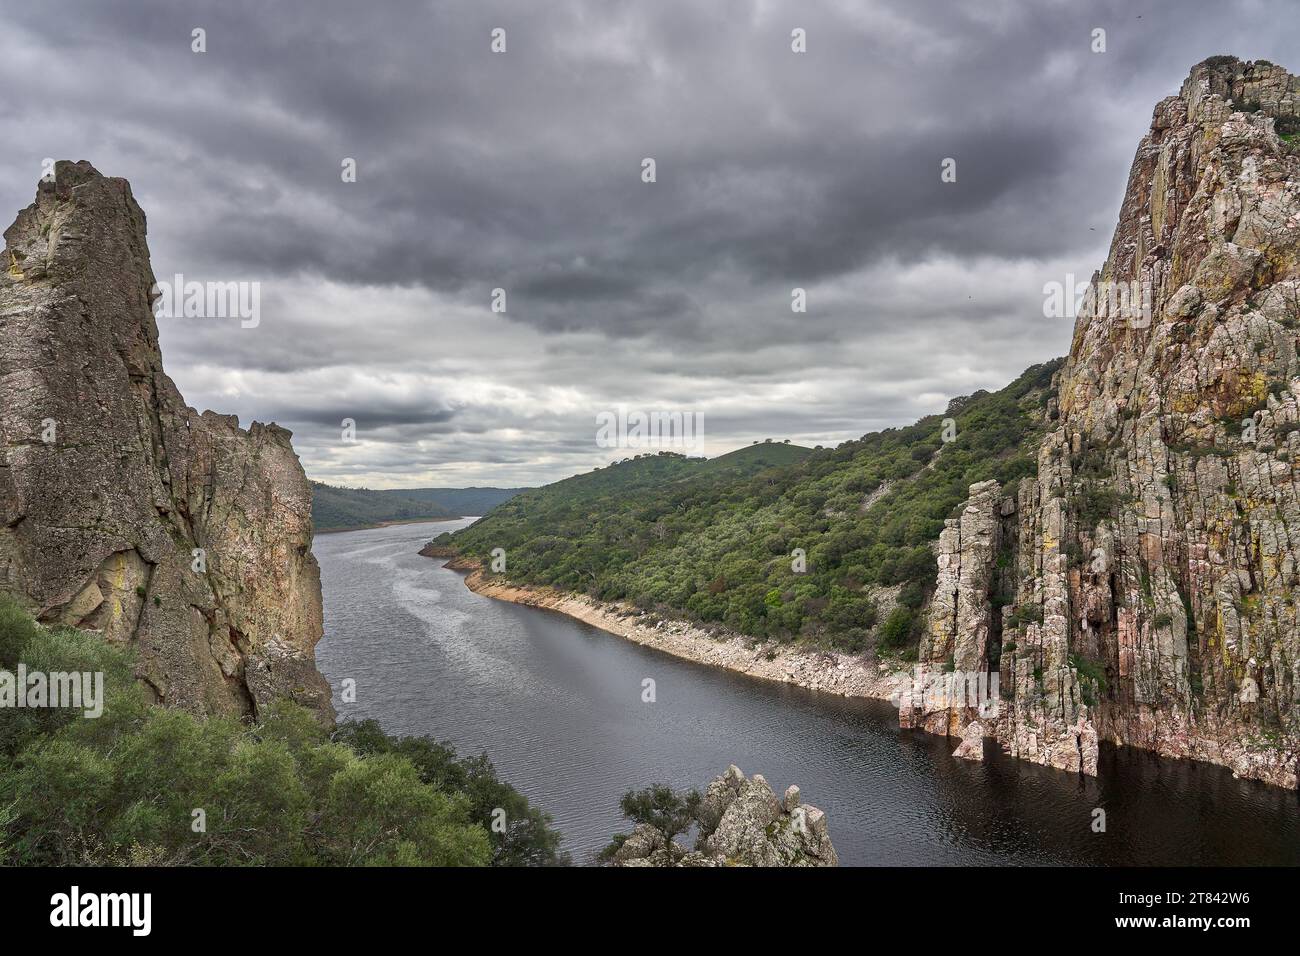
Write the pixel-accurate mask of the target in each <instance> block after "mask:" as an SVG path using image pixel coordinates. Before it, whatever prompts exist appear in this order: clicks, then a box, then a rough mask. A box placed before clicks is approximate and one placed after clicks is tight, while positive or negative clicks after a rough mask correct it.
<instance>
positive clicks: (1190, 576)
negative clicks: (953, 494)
mask: <svg viewBox="0 0 1300 956" xmlns="http://www.w3.org/2000/svg"><path fill="white" fill-rule="evenodd" d="M1298 113H1300V78H1297V77H1294V76H1290V75H1289V74H1287V73H1286V71H1285V70H1283V69H1281V68H1279V67H1276V66H1273V65H1271V64H1266V63H1243V62H1241V61H1238V60H1236V59H1234V58H1230V57H1216V58H1213V59H1211V60H1207V61H1206V62H1205V63H1202V64H1200V65H1198V66H1196V67H1195V68H1194V69H1193V70H1192V72H1191V75H1190V76H1189V77H1188V79H1187V81H1186V82H1185V83H1184V84H1183V86H1182V88H1181V90H1180V92H1179V94H1178V95H1177V96H1173V97H1169V98H1168V99H1165V100H1163V101H1162V102H1161V103H1160V104H1159V105H1158V106H1157V107H1156V110H1155V114H1154V118H1153V120H1152V123H1151V130H1150V132H1149V133H1148V134H1147V136H1146V137H1145V138H1144V139H1143V141H1142V143H1141V145H1140V146H1139V148H1138V152H1137V156H1136V158H1135V160H1134V162H1133V167H1132V171H1131V173H1130V176H1129V182H1128V191H1127V194H1126V196H1125V198H1124V204H1123V208H1122V210H1121V212H1120V221H1119V226H1118V228H1117V229H1116V231H1115V236H1114V239H1113V241H1112V243H1111V248H1110V253H1109V256H1108V258H1107V260H1106V263H1105V265H1104V266H1103V267H1102V269H1101V270H1100V272H1098V273H1097V274H1096V275H1094V276H1093V289H1094V290H1096V291H1097V293H1098V294H1097V295H1096V296H1095V307H1094V308H1092V309H1085V310H1084V313H1083V314H1081V315H1080V317H1079V319H1078V321H1077V323H1076V326H1075V332H1074V341H1073V344H1072V346H1071V351H1070V356H1069V358H1068V360H1067V362H1066V364H1065V366H1064V367H1063V368H1062V370H1061V372H1060V373H1059V377H1058V380H1057V385H1058V399H1057V402H1056V403H1055V404H1054V405H1053V406H1052V407H1051V408H1050V409H1049V416H1050V418H1051V423H1050V424H1051V428H1050V432H1049V434H1048V436H1047V439H1046V440H1045V441H1044V443H1043V445H1042V446H1041V449H1040V453H1039V460H1038V473H1037V476H1036V478H1035V479H1031V480H1025V481H1022V482H1021V483H1020V486H1019V488H1018V489H1017V490H1016V491H1015V492H1014V493H1012V492H1011V491H1010V490H1008V489H1000V488H997V487H996V486H992V485H979V486H975V487H972V489H971V498H970V500H969V501H968V503H967V505H966V508H965V511H964V513H963V514H962V516H961V517H960V519H954V520H952V521H950V522H949V526H948V528H947V530H946V531H945V532H944V536H943V540H942V541H941V542H940V549H939V562H940V572H939V591H938V593H937V594H936V596H935V599H934V602H933V606H932V608H931V611H930V617H929V621H928V631H927V634H926V636H925V638H924V639H923V642H922V647H921V661H922V663H923V665H924V667H926V668H928V669H929V670H930V671H931V672H934V671H936V670H944V671H947V670H950V669H951V670H956V671H958V672H960V671H961V670H963V669H965V668H970V669H975V670H982V669H985V668H988V669H991V670H993V671H995V672H996V673H997V675H998V677H999V679H1000V685H1001V686H1000V697H1001V700H1000V706H999V707H998V708H997V709H998V713H997V714H996V716H995V717H993V718H992V719H988V717H987V716H985V719H983V720H982V721H981V725H982V726H983V727H984V728H985V732H986V733H988V734H989V735H991V736H994V737H996V738H997V739H998V740H999V741H1000V742H1001V743H1002V745H1003V746H1004V747H1006V748H1007V749H1008V750H1009V751H1010V752H1011V753H1013V754H1015V755H1016V756H1019V757H1023V758H1025V759H1029V760H1033V761H1037V762H1040V763H1044V764H1049V765H1051V766H1056V767H1061V768H1064V769H1070V770H1080V771H1083V772H1091V773H1095V772H1096V742H1097V740H1098V739H1099V738H1100V739H1104V740H1111V741H1114V742H1115V743H1119V744H1129V745H1133V746H1137V747H1142V748H1145V749H1149V750H1153V751H1157V752H1159V753H1161V754H1165V755H1169V756H1177V757H1188V758H1194V759H1198V760H1206V761H1210V762H1213V763H1218V764H1223V765H1226V766H1228V767H1231V768H1232V769H1233V771H1234V772H1236V773H1237V774H1239V775H1241V776H1244V777H1253V778H1258V779H1262V780H1266V781H1269V782H1272V783H1275V784H1279V785H1282V786H1287V787H1295V786H1296V764H1297V757H1298V756H1300V733H1298V731H1300V705H1298V704H1297V693H1298V692H1300V631H1298V630H1297V620H1296V616H1297V609H1296V586H1297V583H1298V575H1300V565H1298V563H1297V556H1298V555H1300V497H1298V494H1297V492H1298V489H1297V476H1296V465H1297V460H1298V458H1297V456H1300V402H1298V400H1297V394H1298V393H1300V377H1298V376H1300V364H1298V363H1297V357H1296V342H1297V335H1300V145H1297V143H1296V142H1295V141H1294V139H1295V131H1296V129H1297V121H1296V116H1297V114H1298ZM1279 127H1280V128H1281V129H1282V130H1283V133H1284V135H1282V136H1280V135H1279V133H1278V128H1279ZM1132 283H1137V285H1136V286H1133V285H1131V284H1132ZM1108 284H1109V285H1108ZM1116 290H1118V294H1117V292H1116ZM1130 292H1131V293H1133V294H1131V295H1130V294H1129V293H1130ZM1126 296H1127V299H1128V301H1127V303H1126V301H1125V299H1126ZM1143 299H1145V300H1146V301H1145V303H1144V302H1143ZM1144 304H1145V305H1148V306H1149V308H1148V309H1143V308H1142V306H1143V305H1144ZM980 716H981V715H979V714H978V713H976V711H975V710H974V709H973V708H972V707H971V705H970V702H969V700H966V699H963V700H952V701H948V702H946V703H944V702H942V701H941V702H939V703H938V704H936V705H933V706H928V707H927V706H926V705H925V704H920V703H916V702H915V701H909V706H908V707H905V709H904V722H905V723H911V724H915V725H919V726H923V727H925V728H926V729H930V730H934V731H937V732H948V733H954V734H955V733H961V732H962V731H963V730H965V728H967V727H968V725H969V724H971V723H972V722H973V721H975V720H977V719H980Z"/></svg>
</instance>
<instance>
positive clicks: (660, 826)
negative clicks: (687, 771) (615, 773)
mask: <svg viewBox="0 0 1300 956" xmlns="http://www.w3.org/2000/svg"><path fill="white" fill-rule="evenodd" d="M702 799H703V798H702V797H701V796H700V792H699V791H698V790H688V791H686V792H685V793H677V792H676V791H675V790H673V788H672V787H668V786H664V785H662V784H659V785H655V786H650V787H646V788H645V789H644V790H629V791H628V792H627V793H625V794H624V795H623V799H622V800H620V801H619V807H620V809H622V811H623V816H625V817H627V818H628V819H629V820H631V821H632V822H633V823H635V824H637V825H638V826H650V827H654V828H655V829H656V830H658V831H659V832H660V833H661V834H663V837H664V843H666V844H667V845H668V846H669V847H670V848H671V847H672V846H673V840H674V838H675V837H676V836H677V835H678V834H679V833H682V832H684V831H685V830H688V829H689V828H690V827H691V826H692V825H694V823H695V822H696V821H695V818H696V815H697V814H698V813H699V810H700V801H701V800H702ZM628 836H629V834H626V833H620V834H618V835H616V836H615V837H614V839H613V841H612V842H610V844H609V845H608V846H607V847H605V848H604V849H603V850H601V851H600V855H599V858H600V859H602V860H611V859H613V857H614V854H615V853H617V852H618V851H619V848H620V847H622V846H623V844H624V843H625V842H627V838H628Z"/></svg>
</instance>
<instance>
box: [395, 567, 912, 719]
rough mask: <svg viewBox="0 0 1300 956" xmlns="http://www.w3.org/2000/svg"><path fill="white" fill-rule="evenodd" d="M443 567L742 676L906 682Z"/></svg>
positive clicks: (827, 655) (522, 600)
mask: <svg viewBox="0 0 1300 956" xmlns="http://www.w3.org/2000/svg"><path fill="white" fill-rule="evenodd" d="M420 553H421V554H423V555H424V556H425V557H432V558H447V557H449V555H448V554H447V553H446V552H445V551H441V549H438V548H436V547H429V548H426V549H424V550H422V551H421V552H420ZM443 567H445V568H448V569H450V570H452V571H460V572H463V573H464V574H465V586H466V587H468V588H469V589H470V590H471V591H473V592H474V593H475V594H481V595H483V596H484V597H490V598H495V599H496V600H498V601H509V602H511V603H513V604H522V605H525V606H527V607H534V608H542V609H544V610H548V611H556V612H558V613H560V614H564V615H567V616H568V617H571V618H574V619H575V620H579V621H582V622H583V623H585V624H590V625H591V626H592V627H597V628H600V629H601V630H602V631H607V632H609V633H610V634H614V635H616V636H618V637H622V638H626V639H627V640H629V641H635V642H636V643H637V644H640V645H642V646H643V647H653V648H655V649H657V650H660V651H663V652H664V653H666V654H671V655H673V656H674V657H680V658H682V659H684V660H689V661H694V662H696V663H698V664H708V665H710V666H712V667H725V668H726V669H727V670H732V671H736V672H738V673H741V674H747V675H748V676H750V677H758V678H761V679H763V680H770V681H775V682H778V683H782V684H794V685H796V686H799V687H806V688H808V689H809V690H816V691H822V692H825V693H831V694H840V695H841V696H844V697H866V698H871V699H874V700H891V699H896V697H897V694H898V692H899V691H900V690H905V689H906V688H907V687H908V686H910V675H909V674H908V673H906V672H895V671H890V670H888V669H887V668H885V667H883V666H882V665H880V664H878V663H877V662H875V661H872V660H867V659H864V658H862V657H860V656H854V655H849V654H838V653H836V652H834V651H826V650H810V649H807V648H799V647H792V646H790V645H786V644H778V643H775V642H770V641H769V642H759V643H754V642H753V641H752V640H751V639H749V638H745V637H742V636H741V635H738V634H732V633H728V632H721V634H718V633H711V632H710V631H707V630H705V629H704V628H701V627H699V626H697V625H694V624H691V623H689V622H686V621H679V620H673V619H670V618H669V619H665V618H660V617H658V616H657V615H654V614H650V613H649V612H646V611H642V610H639V609H638V608H635V607H632V606H631V605H629V604H623V603H611V602H605V601H597V600H596V599H594V598H591V597H587V596H585V595H577V594H568V593H565V592H561V591H557V590H555V589H554V588H548V587H535V586H532V585H521V584H515V583H512V582H509V581H505V580H503V579H501V578H497V577H494V576H492V575H490V574H488V573H486V572H485V571H484V570H483V568H482V566H481V565H480V564H479V563H478V562H477V561H473V560H471V559H466V558H462V557H450V560H448V561H446V563H444V565H443Z"/></svg>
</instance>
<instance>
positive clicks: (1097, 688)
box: [1070, 654, 1106, 707]
mask: <svg viewBox="0 0 1300 956" xmlns="http://www.w3.org/2000/svg"><path fill="white" fill-rule="evenodd" d="M1070 666H1071V667H1073V668H1074V670H1075V672H1076V673H1077V674H1078V675H1079V690H1080V693H1081V694H1082V695H1083V702H1084V703H1085V704H1087V705H1088V706H1089V707H1095V706H1096V704H1097V701H1098V699H1100V698H1101V696H1102V695H1104V694H1105V693H1106V669H1105V667H1103V666H1102V664H1101V663H1099V662H1098V661H1095V660H1093V659H1091V658H1089V657H1084V656H1083V655H1082V654H1071V655H1070Z"/></svg>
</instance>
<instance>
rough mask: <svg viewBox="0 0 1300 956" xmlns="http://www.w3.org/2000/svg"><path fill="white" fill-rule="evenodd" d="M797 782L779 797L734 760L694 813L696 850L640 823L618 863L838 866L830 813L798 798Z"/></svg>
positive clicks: (706, 792)
mask: <svg viewBox="0 0 1300 956" xmlns="http://www.w3.org/2000/svg"><path fill="white" fill-rule="evenodd" d="M798 801H799V788H798V787H795V786H792V787H790V788H788V789H787V790H786V793H785V799H784V800H781V799H779V798H778V797H777V795H776V793H775V792H774V791H773V790H772V788H771V787H770V786H769V785H768V783H767V781H766V780H764V779H763V776H762V775H761V774H754V776H753V778H752V779H746V777H745V775H744V774H743V773H742V772H741V771H740V768H738V767H736V766H734V765H732V766H731V767H729V768H728V769H727V772H726V773H724V774H722V775H721V776H719V777H717V778H716V779H715V780H713V782H711V783H710V784H709V786H708V787H707V788H706V789H705V791H704V794H703V798H702V800H701V801H700V808H699V810H698V811H697V813H696V821H697V823H698V825H699V835H698V839H697V840H696V846H695V849H694V850H691V851H688V850H686V849H685V848H684V847H680V846H677V845H676V844H673V845H671V846H670V845H669V844H668V841H666V840H665V839H664V836H663V834H662V833H660V832H659V831H658V830H655V829H654V828H652V827H648V826H645V825H644V824H642V825H638V826H637V827H636V829H635V830H633V831H632V833H631V834H630V835H629V836H628V838H627V840H626V841H624V843H623V845H622V846H621V847H620V848H619V849H618V851H617V852H616V853H615V855H614V858H613V863H614V865H615V866H839V858H838V857H837V856H836V854H835V847H834V846H832V845H831V838H830V832H829V830H828V828H827V824H826V815H825V814H824V813H822V811H821V810H818V809H817V808H816V807H814V806H810V805H809V804H806V803H799V802H798Z"/></svg>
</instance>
